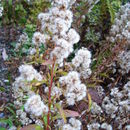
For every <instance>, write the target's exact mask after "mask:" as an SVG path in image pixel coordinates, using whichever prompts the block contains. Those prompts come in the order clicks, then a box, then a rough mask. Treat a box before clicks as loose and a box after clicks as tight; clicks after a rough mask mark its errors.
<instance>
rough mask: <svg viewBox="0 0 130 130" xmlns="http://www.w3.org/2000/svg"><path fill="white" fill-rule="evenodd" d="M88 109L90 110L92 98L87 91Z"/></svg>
mask: <svg viewBox="0 0 130 130" xmlns="http://www.w3.org/2000/svg"><path fill="white" fill-rule="evenodd" d="M87 95H88V110H89V111H90V110H91V106H92V98H91V95H90V94H89V93H88V94H87Z"/></svg>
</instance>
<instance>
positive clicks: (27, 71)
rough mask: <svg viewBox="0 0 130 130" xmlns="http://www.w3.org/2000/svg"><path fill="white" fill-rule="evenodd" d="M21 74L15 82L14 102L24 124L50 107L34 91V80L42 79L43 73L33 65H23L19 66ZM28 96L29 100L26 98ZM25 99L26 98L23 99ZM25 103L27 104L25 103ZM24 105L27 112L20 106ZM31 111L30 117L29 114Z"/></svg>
mask: <svg viewBox="0 0 130 130" xmlns="http://www.w3.org/2000/svg"><path fill="white" fill-rule="evenodd" d="M19 72H20V76H19V77H17V78H16V79H15V82H14V83H13V88H12V89H13V97H14V99H15V100H14V104H15V106H16V107H17V111H16V114H17V116H18V117H19V120H20V121H21V123H22V124H23V125H27V124H30V123H32V121H35V122H36V121H37V120H35V117H37V116H41V115H42V114H43V113H46V112H47V111H48V107H47V106H46V105H45V104H44V102H43V101H42V100H41V98H40V96H39V95H36V94H35V92H34V91H32V87H33V85H32V83H31V82H33V81H37V82H40V81H42V75H41V74H40V73H38V72H37V71H36V70H35V69H34V68H33V66H32V65H21V66H20V67H19ZM27 97H29V98H28V100H27V102H25V99H26V98H27ZM23 99H24V100H23ZM24 104H25V105H24ZM23 105H24V108H25V112H24V111H22V110H21V109H20V108H21V107H22V106H23ZM26 112H27V113H30V118H29V117H28V116H27V114H26Z"/></svg>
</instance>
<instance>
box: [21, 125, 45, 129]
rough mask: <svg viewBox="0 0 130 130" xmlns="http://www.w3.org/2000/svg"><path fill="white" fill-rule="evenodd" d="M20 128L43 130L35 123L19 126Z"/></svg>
mask: <svg viewBox="0 0 130 130" xmlns="http://www.w3.org/2000/svg"><path fill="white" fill-rule="evenodd" d="M20 130H43V128H42V127H40V126H38V125H36V124H33V125H28V126H25V127H23V128H21V129H20Z"/></svg>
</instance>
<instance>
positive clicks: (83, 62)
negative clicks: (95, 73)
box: [72, 48, 91, 79]
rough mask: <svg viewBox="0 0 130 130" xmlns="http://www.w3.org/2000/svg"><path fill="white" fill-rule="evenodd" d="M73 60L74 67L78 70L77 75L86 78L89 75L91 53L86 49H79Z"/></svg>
mask: <svg viewBox="0 0 130 130" xmlns="http://www.w3.org/2000/svg"><path fill="white" fill-rule="evenodd" d="M75 55H76V56H75V58H74V59H73V60H72V64H73V65H74V67H75V68H76V69H77V70H79V73H80V74H81V76H82V77H83V78H85V79H86V78H88V77H89V76H90V75H91V69H90V64H91V53H90V51H88V49H87V48H81V49H80V50H78V52H77V53H76V54H75Z"/></svg>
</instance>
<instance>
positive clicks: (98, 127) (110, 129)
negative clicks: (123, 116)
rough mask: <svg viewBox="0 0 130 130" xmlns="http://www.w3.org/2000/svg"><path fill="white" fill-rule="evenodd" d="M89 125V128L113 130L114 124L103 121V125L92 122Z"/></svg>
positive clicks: (93, 129)
mask: <svg viewBox="0 0 130 130" xmlns="http://www.w3.org/2000/svg"><path fill="white" fill-rule="evenodd" d="M87 127H88V130H100V129H105V130H112V126H111V125H109V124H107V123H102V124H101V125H100V124H99V123H92V124H89V125H87Z"/></svg>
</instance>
